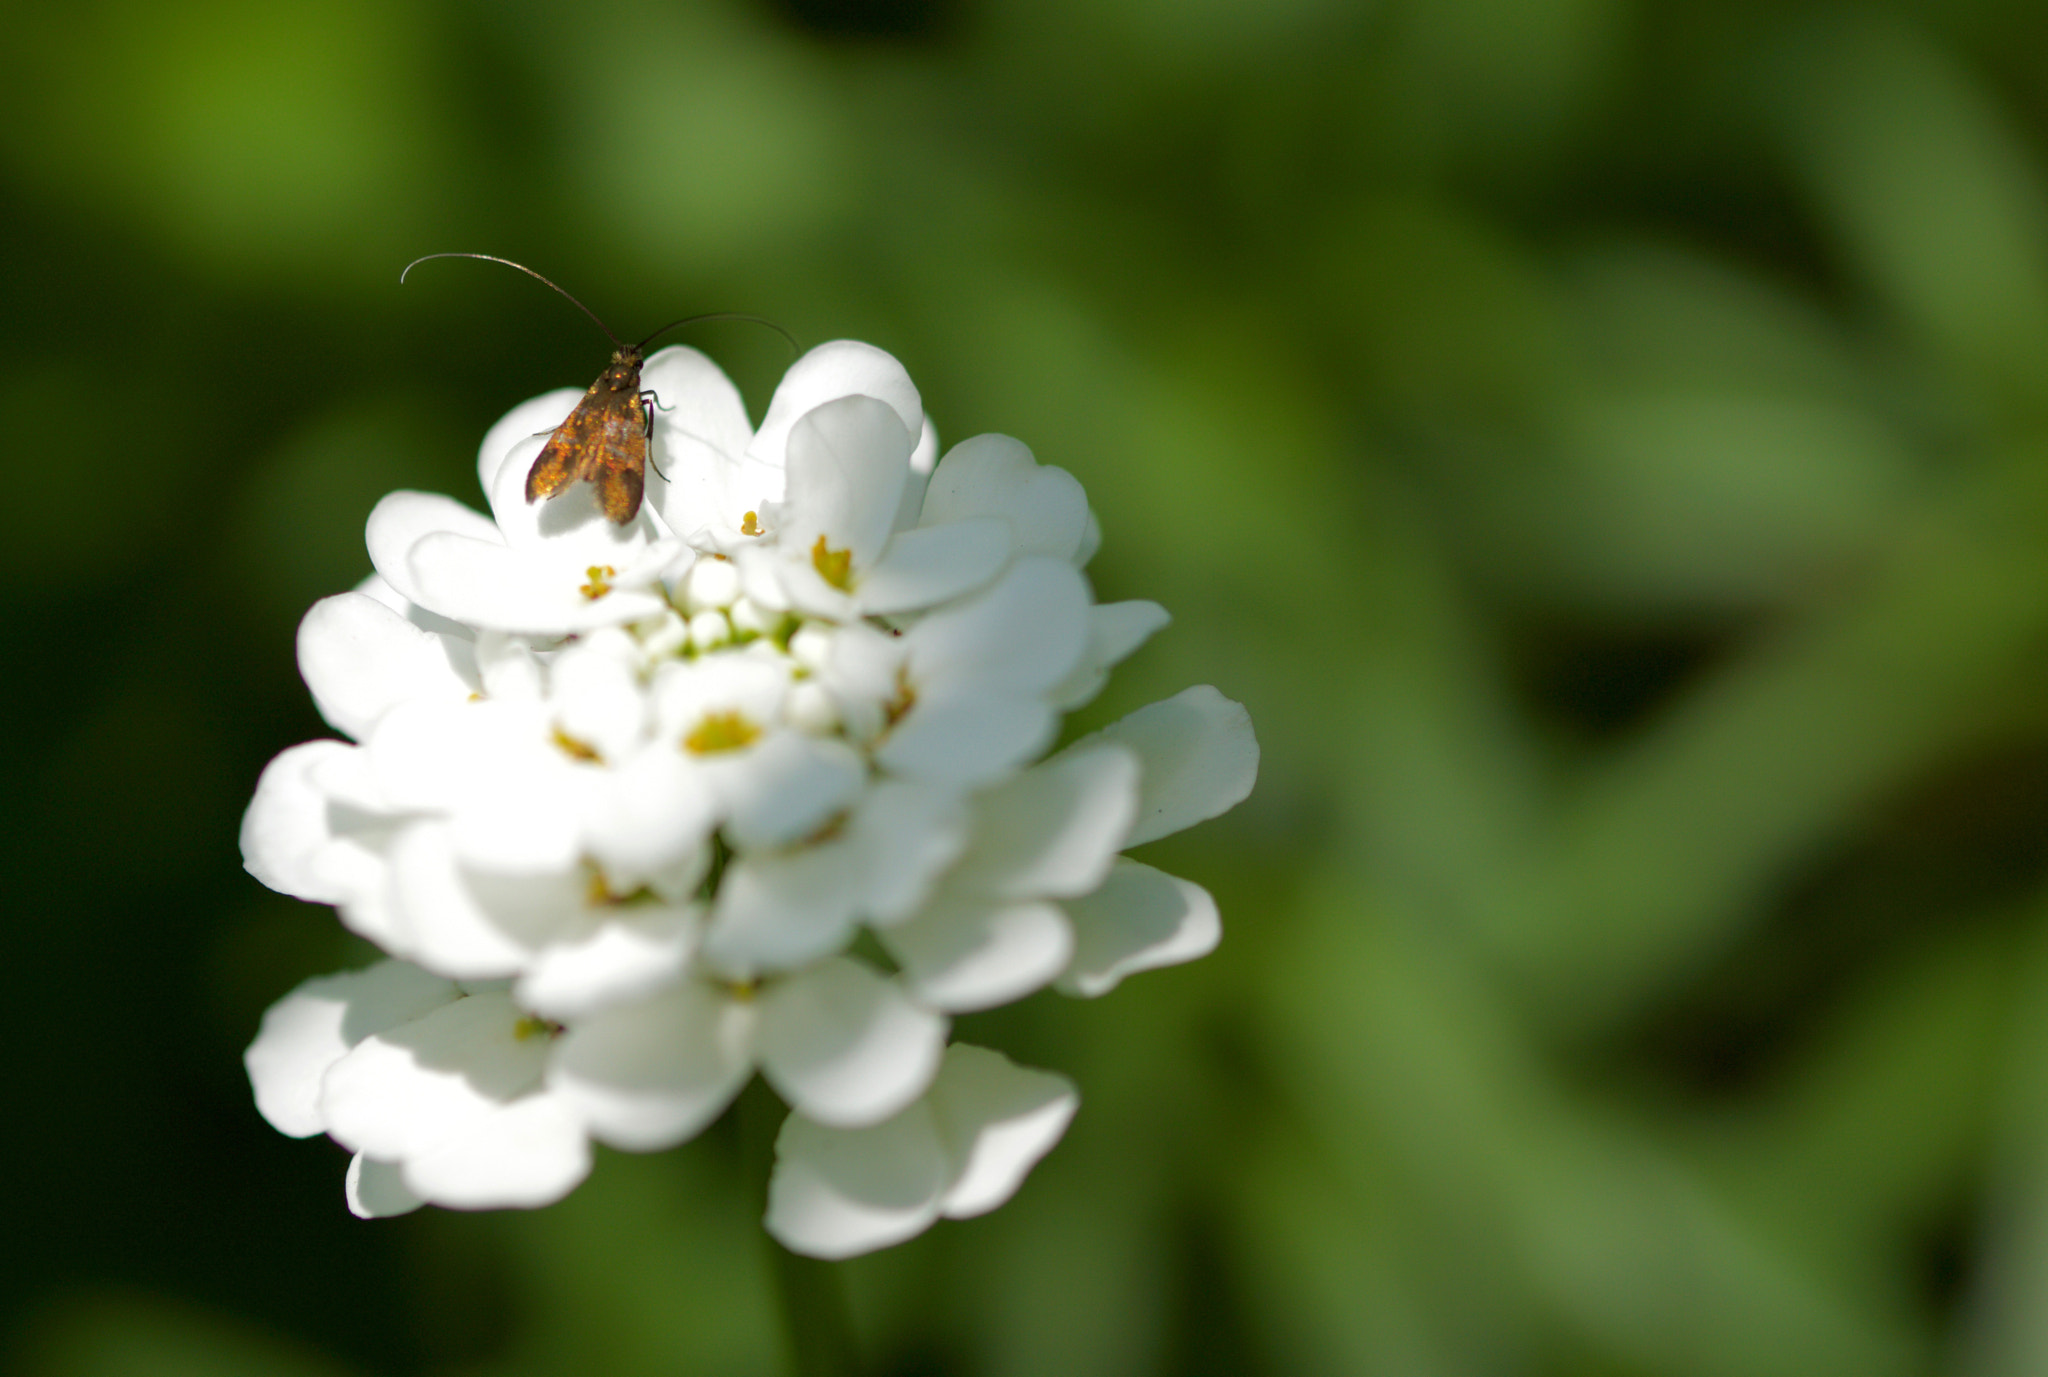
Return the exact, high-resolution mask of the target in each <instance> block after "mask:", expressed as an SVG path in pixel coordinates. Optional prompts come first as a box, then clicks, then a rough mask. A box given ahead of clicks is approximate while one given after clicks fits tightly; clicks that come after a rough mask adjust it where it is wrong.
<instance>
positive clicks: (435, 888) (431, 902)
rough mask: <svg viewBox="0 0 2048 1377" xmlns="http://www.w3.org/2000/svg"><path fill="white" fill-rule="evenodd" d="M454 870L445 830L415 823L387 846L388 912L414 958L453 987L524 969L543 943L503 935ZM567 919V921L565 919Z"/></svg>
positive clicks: (465, 877)
mask: <svg viewBox="0 0 2048 1377" xmlns="http://www.w3.org/2000/svg"><path fill="white" fill-rule="evenodd" d="M472 878H473V877H471V876H468V875H465V874H464V873H463V870H462V867H461V866H460V865H459V864H458V863H457V860H456V854H455V845H454V841H453V837H452V833H451V829H450V828H449V827H448V826H447V825H446V824H445V823H438V822H422V823H415V824H414V825H412V826H410V827H408V828H406V829H405V831H403V832H402V833H400V834H399V836H398V837H397V838H396V839H395V840H394V841H393V842H392V846H391V907H392V910H393V912H394V914H395V915H396V918H397V923H398V927H399V930H400V931H401V932H403V933H404V934H405V936H406V940H407V944H408V946H409V947H410V949H411V955H412V956H413V957H414V958H415V959H416V960H418V961H419V963H420V964H421V965H423V966H426V967H427V968H428V969H430V970H433V971H437V972H439V973H441V974H443V975H446V976H449V977H451V978H453V979H456V980H489V979H492V978H495V977H499V976H508V975H513V974H516V973H517V972H519V971H520V970H522V969H524V968H525V966H526V963H527V961H528V960H529V959H530V958H531V957H532V954H533V951H534V949H535V948H536V947H537V946H539V945H540V943H539V942H538V941H536V940H533V939H534V936H535V935H534V934H533V933H531V932H513V931H510V930H508V929H507V927H506V926H505V924H504V923H502V922H501V921H500V919H499V916H498V915H496V914H494V913H492V912H491V911H490V910H489V909H488V908H487V907H485V904H484V902H483V900H482V897H481V896H480V895H479V894H478V893H477V890H476V888H475V887H474V885H473V884H472V883H471V881H472ZM565 916H566V915H565Z"/></svg>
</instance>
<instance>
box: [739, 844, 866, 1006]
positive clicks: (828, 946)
mask: <svg viewBox="0 0 2048 1377" xmlns="http://www.w3.org/2000/svg"><path fill="white" fill-rule="evenodd" d="M862 862H863V857H862V856H861V855H860V854H859V852H857V851H856V850H855V849H854V848H852V847H850V846H847V845H845V844H843V843H842V844H837V845H831V844H828V845H823V846H813V847H803V848H799V849H797V850H794V851H787V852H782V851H769V852H761V853H757V854H754V855H750V856H746V857H742V858H740V859H737V860H735V861H734V862H733V863H732V864H731V865H730V866H728V867H727V868H726V871H725V875H724V877H723V878H722V879H721V880H720V881H719V886H718V901H717V909H716V911H715V913H714V914H713V916H712V921H711V929H710V931H709V932H708V933H707V934H706V935H705V939H704V951H705V955H706V956H707V957H708V958H709V959H710V960H711V961H713V962H714V963H715V964H716V965H717V966H718V968H719V969H720V970H722V971H727V972H730V973H733V974H745V975H748V976H751V975H754V974H756V973H758V972H761V971H781V970H788V969H790V968H792V967H795V966H801V965H803V964H805V963H806V962H809V961H813V960H815V959H817V958H818V957H821V956H829V955H831V954H832V953H833V952H836V951H838V950H839V949H840V948H842V947H844V946H845V945H846V944H847V942H849V941H850V940H852V937H853V918H854V912H855V909H856V905H857V903H858V901H859V898H860V892H861V888H862V880H863V878H864V875H863V872H864V869H865V867H864V865H863V864H862Z"/></svg>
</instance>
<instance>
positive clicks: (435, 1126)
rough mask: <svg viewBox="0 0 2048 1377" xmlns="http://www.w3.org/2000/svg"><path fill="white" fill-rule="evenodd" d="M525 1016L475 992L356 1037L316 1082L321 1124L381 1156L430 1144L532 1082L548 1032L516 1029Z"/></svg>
mask: <svg viewBox="0 0 2048 1377" xmlns="http://www.w3.org/2000/svg"><path fill="white" fill-rule="evenodd" d="M524 1018H525V1016H524V1015H523V1014H521V1013H520V1012H519V1011H518V1010H517V1009H516V1008H514V1007H513V1005H512V1001H511V999H510V998H509V997H508V996H506V995H504V994H502V993H497V994H477V995H470V996H468V997H467V998H464V999H458V1000H456V1001H455V1002H454V1003H452V1004H445V1005H442V1006H441V1007H440V1008H437V1009H434V1010H432V1011H431V1012H429V1013H426V1014H424V1015H422V1016H421V1017H419V1018H417V1019H413V1020H411V1021H410V1022H407V1023H402V1024H399V1025H397V1026H396V1027H393V1028H387V1029H385V1030H384V1031H382V1032H380V1033H375V1034H372V1035H371V1036H370V1037H367V1038H364V1039H363V1040H362V1041H361V1042H359V1043H357V1044H356V1046H355V1048H354V1049H353V1050H352V1051H350V1052H349V1053H348V1055H347V1056H345V1057H343V1058H342V1059H341V1060H340V1061H338V1062H336V1063H335V1064H334V1065H333V1066H332V1067H330V1068H329V1069H328V1072H327V1075H326V1078H325V1079H324V1080H323V1081H322V1082H321V1089H320V1106H319V1108H320V1113H321V1114H322V1116H323V1117H324V1118H325V1119H326V1121H327V1131H328V1132H329V1133H330V1134H332V1135H333V1136H334V1138H335V1140H336V1141H337V1142H340V1143H341V1144H343V1145H344V1146H346V1147H350V1148H353V1149H355V1150H356V1151H357V1152H364V1153H368V1154H369V1155H370V1156H372V1157H377V1158H383V1159H385V1160H387V1161H398V1160H402V1159H405V1158H409V1157H413V1156H415V1155H418V1154H420V1153H425V1152H430V1151H432V1150H433V1149H435V1148H436V1147H438V1146H440V1145H441V1144H442V1143H444V1142H446V1141H448V1140H449V1139H450V1138H452V1137H453V1136H454V1135H455V1134H456V1133H457V1132H459V1131H460V1130H462V1129H463V1128H465V1127H466V1126H468V1125H469V1124H470V1123H472V1122H473V1121H475V1120H476V1119H479V1118H481V1117H483V1116H484V1115H486V1114H489V1113H490V1112H491V1111H493V1110H496V1109H498V1108H501V1107H502V1106H504V1105H506V1104H509V1103H510V1102H511V1101H513V1100H516V1099H518V1098H519V1097H521V1096H522V1095H525V1094H526V1093H528V1092H529V1091H531V1090H533V1089H535V1088H536V1087H537V1086H538V1085H539V1083H540V1078H541V1071H542V1068H543V1066H544V1065H545V1062H546V1057H547V1044H548V1039H547V1038H546V1037H544V1036H529V1037H522V1036H521V1035H520V1029H521V1028H522V1026H523V1022H524ZM415 1189H417V1187H415Z"/></svg>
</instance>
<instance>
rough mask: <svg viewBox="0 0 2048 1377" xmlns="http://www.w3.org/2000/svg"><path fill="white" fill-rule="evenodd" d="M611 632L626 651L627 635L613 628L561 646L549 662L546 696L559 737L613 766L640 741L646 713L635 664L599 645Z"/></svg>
mask: <svg viewBox="0 0 2048 1377" xmlns="http://www.w3.org/2000/svg"><path fill="white" fill-rule="evenodd" d="M611 636H617V637H619V638H620V639H621V640H626V641H627V646H628V651H629V653H630V650H631V641H630V638H627V637H626V636H625V633H624V632H622V631H619V630H618V629H616V628H610V629H607V630H603V631H596V632H593V633H591V635H590V636H589V637H586V638H585V639H583V640H581V641H577V642H574V643H573V644H571V645H569V646H567V647H565V648H564V649H563V650H562V652H561V653H560V654H559V655H557V656H556V657H555V659H554V662H553V663H552V664H551V665H550V666H549V670H548V700H549V702H550V703H551V704H552V705H553V707H554V712H555V725H556V726H557V727H559V728H560V729H561V730H562V732H563V733H564V734H565V735H567V736H568V737H569V738H570V739H571V740H572V741H576V742H580V743H581V744H583V745H585V746H588V747H590V748H591V749H592V750H594V751H596V752H597V754H598V756H599V757H600V758H601V759H603V760H604V761H606V762H608V763H610V764H614V765H616V764H618V763H619V762H620V761H623V760H624V759H625V758H626V757H627V756H629V755H631V754H632V753H633V751H634V750H635V749H636V748H637V747H638V746H639V745H640V743H641V741H642V739H643V738H644V737H645V735H646V729H647V726H648V721H647V717H648V714H647V697H646V695H645V694H644V693H643V692H642V691H641V687H640V677H639V673H638V671H637V669H636V667H635V666H634V665H633V663H632V662H631V661H630V660H629V659H627V658H626V657H625V656H623V655H618V654H613V653H609V651H608V649H607V648H606V647H604V645H603V643H602V639H601V638H609V637H611Z"/></svg>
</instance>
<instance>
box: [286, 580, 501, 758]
mask: <svg viewBox="0 0 2048 1377" xmlns="http://www.w3.org/2000/svg"><path fill="white" fill-rule="evenodd" d="M298 650H299V673H300V675H302V676H303V677H304V678H305V681H306V687H307V688H309V689H311V690H312V691H313V703H314V706H316V707H317V708H319V709H320V715H321V716H322V717H324V718H326V719H327V721H328V722H329V723H331V724H332V725H333V727H334V729H335V730H336V731H339V732H341V733H343V734H344V735H347V736H350V737H353V738H355V739H356V740H358V741H360V740H362V739H363V738H364V737H365V736H367V735H369V731H370V728H371V727H372V726H374V725H376V721H377V719H378V718H379V717H381V716H383V715H384V713H385V712H386V711H388V710H389V709H390V708H391V707H392V706H393V705H395V704H397V703H401V702H405V701H407V700H410V699H430V700H431V699H440V700H443V701H447V702H459V701H461V700H463V699H466V698H467V697H469V695H470V694H471V693H472V692H473V691H475V690H476V689H477V688H478V687H479V686H480V683H481V681H480V680H479V679H478V677H477V671H476V652H475V647H474V645H472V644H471V643H469V642H467V641H461V640H456V639H453V638H450V637H445V636H436V635H434V634H432V633H431V632H426V631H422V630H420V628H418V627H417V626H414V625H413V624H412V623H411V622H409V621H407V620H406V619H405V618H404V617H403V616H401V615H400V614H398V613H396V612H393V611H392V610H390V609H389V608H387V607H385V606H384V605H383V604H381V603H379V602H378V601H377V600H376V599H375V598H370V597H366V596H364V595H363V594H361V593H341V594H337V595H336V596H334V597H331V598H322V599H321V600H320V601H319V602H316V603H314V604H313V608H312V610H311V611H310V612H308V613H306V616H305V619H304V620H303V621H301V622H300V623H299V637H298Z"/></svg>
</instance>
